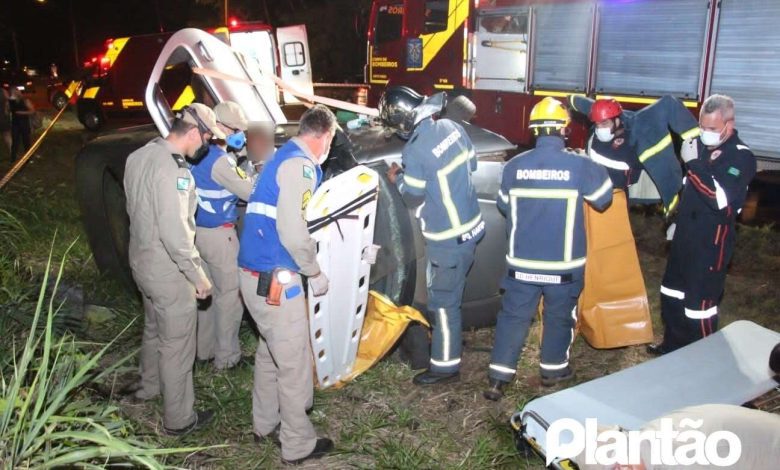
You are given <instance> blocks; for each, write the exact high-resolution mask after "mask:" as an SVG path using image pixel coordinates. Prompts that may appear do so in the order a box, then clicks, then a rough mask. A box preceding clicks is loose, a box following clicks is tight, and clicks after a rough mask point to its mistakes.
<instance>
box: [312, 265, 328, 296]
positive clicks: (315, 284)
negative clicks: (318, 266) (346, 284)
mask: <svg viewBox="0 0 780 470" xmlns="http://www.w3.org/2000/svg"><path fill="white" fill-rule="evenodd" d="M309 288H310V289H311V293H312V294H314V297H320V296H322V295H325V294H327V293H328V277H327V276H325V273H323V272H322V271H320V273H319V274H317V275H316V276H312V277H310V278H309Z"/></svg>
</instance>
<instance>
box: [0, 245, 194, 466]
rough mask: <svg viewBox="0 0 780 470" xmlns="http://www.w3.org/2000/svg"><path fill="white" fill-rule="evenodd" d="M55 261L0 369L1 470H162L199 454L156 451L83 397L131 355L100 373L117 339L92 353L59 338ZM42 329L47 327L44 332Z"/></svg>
mask: <svg viewBox="0 0 780 470" xmlns="http://www.w3.org/2000/svg"><path fill="white" fill-rule="evenodd" d="M74 243H75V242H74ZM53 246H54V243H52V247H53ZM71 247H72V244H71ZM69 248H70V247H69ZM52 256H53V248H52V250H51V251H50V253H49V259H48V262H47V265H46V271H45V274H44V277H43V283H42V286H41V289H40V292H39V294H38V298H37V302H36V303H35V309H34V313H33V318H32V322H31V328H30V333H29V335H28V336H27V338H26V340H25V341H24V344H23V347H21V349H20V350H18V351H17V350H16V346H15V345H14V346H12V351H13V354H12V358H11V360H10V361H9V362H7V363H6V364H4V365H3V366H2V367H1V368H0V463H1V464H2V467H3V468H6V469H11V468H36V469H38V468H40V469H44V468H55V467H73V466H79V467H86V468H99V467H101V466H105V465H108V464H112V465H113V464H124V465H131V466H134V467H145V468H150V469H157V468H163V464H162V463H160V462H159V461H158V460H157V457H158V456H162V455H167V454H173V453H179V452H194V451H197V450H201V448H178V449H155V448H153V447H152V445H151V444H150V443H147V442H144V441H141V440H139V439H136V438H134V437H133V428H132V425H131V424H130V422H129V421H127V420H126V419H124V418H123V417H122V416H121V415H120V414H119V413H118V409H117V408H116V407H114V406H111V405H108V404H103V403H100V402H95V401H93V399H92V398H91V397H90V396H89V394H88V393H87V391H86V390H85V386H86V385H87V384H89V383H90V382H98V381H101V380H102V379H104V378H106V377H107V376H108V375H109V374H111V373H112V372H114V371H115V370H116V369H117V368H118V367H120V366H121V365H122V364H124V363H125V362H126V361H127V359H128V358H129V357H130V356H127V357H125V358H124V359H122V360H119V361H117V362H116V363H114V364H113V365H111V366H109V367H108V368H106V369H103V370H99V361H100V360H101V358H103V356H104V355H105V354H106V351H108V350H109V349H110V348H111V347H112V345H113V344H114V341H115V340H114V341H111V342H109V343H108V344H106V345H105V346H103V347H102V348H100V349H99V350H97V351H94V350H93V351H90V350H89V348H86V347H85V345H84V344H81V343H78V342H77V341H76V340H75V339H74V338H73V336H71V335H70V334H65V335H63V336H61V337H59V338H55V337H54V334H53V328H52V322H53V320H54V318H55V316H56V315H57V313H58V311H59V309H60V307H61V304H60V305H55V294H56V291H57V287H58V286H59V283H60V280H61V278H62V273H63V267H64V265H65V259H66V257H67V251H66V252H65V254H64V255H63V257H62V259H61V262H60V266H59V270H58V273H57V278H56V280H55V282H54V289H53V290H52V293H51V294H50V297H49V299H48V301H47V299H46V292H47V290H46V287H47V285H48V283H49V273H50V270H51V267H52ZM39 323H42V325H40V326H42V327H40V328H39ZM128 326H129V325H128ZM126 329H127V327H125V330H126ZM123 331H124V330H123ZM120 334H121V333H120Z"/></svg>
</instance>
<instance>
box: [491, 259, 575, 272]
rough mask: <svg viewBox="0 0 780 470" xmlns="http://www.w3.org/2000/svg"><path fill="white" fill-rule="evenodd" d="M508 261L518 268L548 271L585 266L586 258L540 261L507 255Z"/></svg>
mask: <svg viewBox="0 0 780 470" xmlns="http://www.w3.org/2000/svg"><path fill="white" fill-rule="evenodd" d="M506 262H507V263H509V264H510V265H511V266H514V267H516V268H526V269H541V270H546V271H555V270H559V269H561V270H562V269H574V268H580V267H582V266H585V258H578V259H574V260H571V261H538V260H533V259H522V258H514V257H510V256H507V257H506Z"/></svg>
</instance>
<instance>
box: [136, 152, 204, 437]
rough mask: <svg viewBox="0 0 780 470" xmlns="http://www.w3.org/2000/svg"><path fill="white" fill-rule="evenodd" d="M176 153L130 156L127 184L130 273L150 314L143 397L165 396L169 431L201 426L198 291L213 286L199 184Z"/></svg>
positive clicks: (143, 354) (140, 394)
mask: <svg viewBox="0 0 780 470" xmlns="http://www.w3.org/2000/svg"><path fill="white" fill-rule="evenodd" d="M176 152H177V151H176V149H175V148H174V147H173V146H172V145H170V144H169V143H168V142H167V141H166V140H164V139H162V138H157V139H154V140H152V141H151V142H149V143H148V144H146V145H145V146H144V147H142V148H140V149H138V150H136V151H135V152H133V153H132V154H130V156H129V157H128V158H127V163H126V166H125V176H124V185H125V192H126V195H127V213H128V215H129V216H130V251H129V255H130V267H131V268H132V271H133V277H134V278H135V281H136V284H137V285H138V288H139V289H140V291H141V294H142V295H143V303H144V313H145V318H144V333H143V341H142V346H141V360H140V372H141V389H140V390H139V391H138V392H136V396H138V397H139V398H142V399H148V398H152V397H154V396H156V395H158V394H160V393H161V392H162V395H163V410H164V415H163V424H164V426H165V427H166V428H168V429H181V428H184V427H186V426H188V425H190V424H192V423H193V422H194V420H195V419H196V415H195V411H194V409H193V405H194V402H195V393H194V390H193V384H192V365H193V362H194V360H195V328H196V323H195V322H196V318H197V306H196V301H195V287H194V286H195V284H196V283H198V282H200V283H203V282H204V279H205V278H206V274H205V273H204V272H203V269H202V267H201V260H200V255H199V254H198V250H197V248H195V220H194V216H195V207H196V197H195V183H194V181H193V179H192V175H191V174H190V171H189V169H188V166H187V163H186V162H185V160H184V158H183V157H182V156H181V155H175V154H176Z"/></svg>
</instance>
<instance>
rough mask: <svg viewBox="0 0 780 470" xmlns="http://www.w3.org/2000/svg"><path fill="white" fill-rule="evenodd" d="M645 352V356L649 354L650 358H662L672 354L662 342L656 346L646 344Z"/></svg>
mask: <svg viewBox="0 0 780 470" xmlns="http://www.w3.org/2000/svg"><path fill="white" fill-rule="evenodd" d="M646 351H647V354H650V355H651V356H663V355H664V354H666V353H670V352H672V350H671V348H669V346H667V345H666V344H664V342H663V341H662V342H660V343H658V344H648V345H647V348H646Z"/></svg>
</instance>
